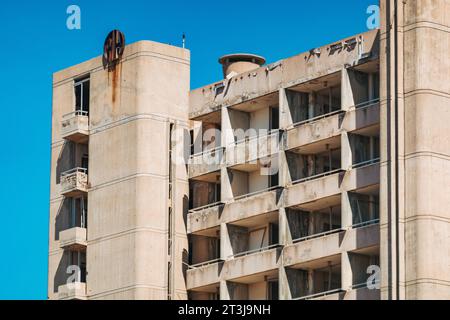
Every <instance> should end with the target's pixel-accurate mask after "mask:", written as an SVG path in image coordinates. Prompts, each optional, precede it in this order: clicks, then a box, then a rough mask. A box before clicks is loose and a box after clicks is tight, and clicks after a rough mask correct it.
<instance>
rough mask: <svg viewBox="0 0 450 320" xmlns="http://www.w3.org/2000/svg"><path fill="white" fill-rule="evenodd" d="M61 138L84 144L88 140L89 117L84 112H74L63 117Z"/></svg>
mask: <svg viewBox="0 0 450 320" xmlns="http://www.w3.org/2000/svg"><path fill="white" fill-rule="evenodd" d="M61 137H62V138H63V139H67V140H70V141H73V142H76V143H85V142H86V141H87V140H88V138H89V117H88V113H87V112H86V111H75V112H72V113H69V114H66V115H64V116H63V120H62V122H61Z"/></svg>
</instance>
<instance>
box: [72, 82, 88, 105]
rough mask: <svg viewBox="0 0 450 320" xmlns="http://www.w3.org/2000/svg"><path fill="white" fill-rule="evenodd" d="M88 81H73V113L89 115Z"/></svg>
mask: <svg viewBox="0 0 450 320" xmlns="http://www.w3.org/2000/svg"><path fill="white" fill-rule="evenodd" d="M89 97H90V79H89V78H83V79H81V80H75V111H83V112H86V113H89Z"/></svg>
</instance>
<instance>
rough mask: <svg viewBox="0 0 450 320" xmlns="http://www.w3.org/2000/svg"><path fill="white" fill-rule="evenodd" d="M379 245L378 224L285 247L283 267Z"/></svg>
mask: <svg viewBox="0 0 450 320" xmlns="http://www.w3.org/2000/svg"><path fill="white" fill-rule="evenodd" d="M379 243H380V227H379V225H378V224H375V225H370V226H367V227H362V228H358V229H348V230H347V231H342V232H339V233H333V234H330V235H326V236H323V237H321V238H314V239H311V240H307V241H303V242H298V243H295V244H292V245H288V246H285V247H284V249H283V265H284V266H293V265H298V264H301V263H306V262H310V261H314V260H317V259H321V258H324V257H329V256H334V255H338V254H341V253H342V252H346V251H354V250H358V249H362V248H367V247H372V246H375V245H378V244H379Z"/></svg>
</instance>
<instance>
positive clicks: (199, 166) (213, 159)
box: [189, 147, 224, 179]
mask: <svg viewBox="0 0 450 320" xmlns="http://www.w3.org/2000/svg"><path fill="white" fill-rule="evenodd" d="M223 156H224V148H222V147H219V148H216V149H213V150H207V151H205V152H202V153H198V154H194V155H192V156H191V157H190V159H189V179H193V178H196V177H200V176H204V175H207V174H210V173H212V172H215V171H219V170H220V165H221V163H222V159H223Z"/></svg>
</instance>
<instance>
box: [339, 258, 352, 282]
mask: <svg viewBox="0 0 450 320" xmlns="http://www.w3.org/2000/svg"><path fill="white" fill-rule="evenodd" d="M352 285H353V272H352V266H351V262H350V254H349V253H348V252H346V251H345V252H342V254H341V288H342V289H343V290H345V291H349V290H351V288H352Z"/></svg>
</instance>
